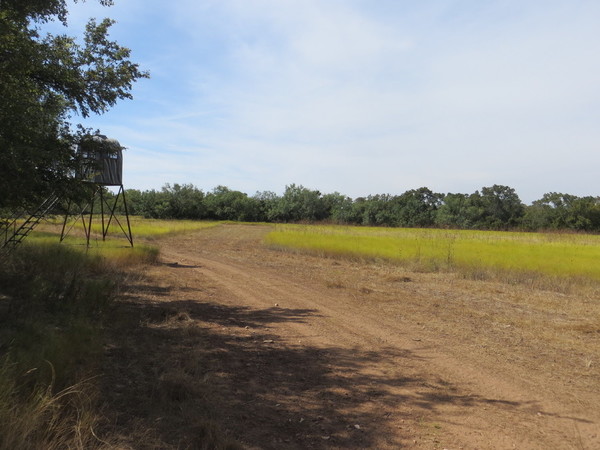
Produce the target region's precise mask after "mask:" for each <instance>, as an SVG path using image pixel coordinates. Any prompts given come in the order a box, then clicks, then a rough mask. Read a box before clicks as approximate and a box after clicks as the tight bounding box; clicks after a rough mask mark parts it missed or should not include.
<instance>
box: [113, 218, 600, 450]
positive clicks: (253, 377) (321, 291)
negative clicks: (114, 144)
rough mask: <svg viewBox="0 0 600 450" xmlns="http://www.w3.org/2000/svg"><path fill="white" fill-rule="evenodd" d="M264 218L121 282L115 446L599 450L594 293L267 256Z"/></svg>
mask: <svg viewBox="0 0 600 450" xmlns="http://www.w3.org/2000/svg"><path fill="white" fill-rule="evenodd" d="M269 229H270V228H269V227H267V226H258V225H257V226H250V225H226V226H219V227H216V228H213V229H209V230H205V231H200V232H196V233H192V234H187V235H181V236H176V237H172V238H168V239H165V240H163V241H160V244H159V245H160V247H161V255H162V256H161V258H162V262H161V263H160V264H158V265H155V266H152V267H150V268H148V269H147V270H146V272H145V273H144V274H143V275H141V276H138V277H136V278H134V279H132V281H131V286H130V288H129V289H128V291H127V292H124V293H123V297H124V300H123V302H122V303H120V305H119V306H118V311H117V312H120V314H116V315H115V317H116V319H115V323H113V324H111V327H110V330H109V334H110V336H109V345H108V348H107V354H108V356H107V359H106V361H105V362H104V367H105V369H106V370H105V376H104V380H105V385H104V388H103V389H104V391H103V393H102V394H103V396H104V398H105V399H106V410H107V417H109V418H110V420H111V423H110V426H109V427H108V428H110V429H111V430H113V431H114V433H115V439H118V441H119V442H120V443H121V445H122V446H130V447H132V448H201V447H202V442H216V441H211V439H217V438H218V436H219V435H223V436H227V437H229V438H230V439H231V440H232V442H234V441H235V442H238V443H240V444H241V445H242V446H243V447H245V448H271V449H285V448H377V449H385V448H405V447H408V448H417V449H422V448H427V449H430V448H439V449H505V448H506V449H509V448H519V449H524V448H525V449H528V448H532V449H571V448H575V449H596V448H600V372H599V370H598V365H599V364H600V355H599V354H598V348H600V322H599V321H598V317H599V316H598V314H597V313H598V312H599V311H598V304H599V303H600V300H599V299H597V298H592V297H589V298H583V297H582V296H581V295H576V294H572V295H566V294H559V293H553V292H544V291H539V290H536V289H532V288H528V287H527V286H524V285H517V286H511V285H507V284H501V283H492V282H485V281H472V280H464V279H461V278H460V277H458V276H456V275H453V274H427V273H411V272H407V271H405V270H403V269H401V268H398V267H395V266H392V265H389V264H385V263H365V262H357V261H345V260H334V259H327V258H319V257H316V256H306V255H298V254H292V253H285V252H279V251H275V250H272V249H268V248H265V247H264V246H262V245H261V240H262V237H263V236H264V234H265V233H266V232H268V230H269ZM584 297H585V296H584ZM561 305H569V308H567V309H565V308H563V307H562V306H561ZM575 306H577V307H575ZM115 430H116V431H115ZM215 436H216V437H215ZM211 445H212V444H208V445H207V448H210V447H211Z"/></svg>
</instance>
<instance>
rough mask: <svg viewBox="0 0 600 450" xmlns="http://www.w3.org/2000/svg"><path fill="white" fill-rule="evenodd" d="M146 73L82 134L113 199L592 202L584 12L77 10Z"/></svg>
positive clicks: (523, 6) (510, 4) (557, 8)
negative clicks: (111, 174)
mask: <svg viewBox="0 0 600 450" xmlns="http://www.w3.org/2000/svg"><path fill="white" fill-rule="evenodd" d="M70 10H71V14H70V17H69V24H70V27H69V29H68V30H66V32H67V33H68V34H74V35H76V34H80V33H81V30H82V28H83V26H84V24H85V22H86V21H87V19H88V18H89V17H96V18H98V19H101V18H103V17H111V18H113V19H115V20H116V21H117V23H116V24H115V25H114V26H113V28H112V32H111V36H112V37H113V38H114V39H115V40H117V41H118V42H119V43H120V44H122V45H125V46H127V47H129V48H131V50H132V59H133V60H134V61H136V62H139V63H140V65H141V66H142V68H144V69H146V70H149V71H150V73H151V79H149V80H142V81H140V82H139V83H138V84H137V85H136V86H135V88H134V91H133V95H134V97H135V99H134V100H133V101H123V102H121V103H119V104H118V106H116V107H115V108H114V109H112V110H111V111H109V112H108V113H106V114H105V115H104V116H100V117H93V118H91V119H90V120H87V121H86V122H85V123H86V125H87V126H90V127H94V128H99V129H101V130H102V131H103V132H104V134H107V135H109V136H110V137H114V138H116V139H118V140H119V141H121V143H122V144H123V145H124V146H126V147H127V148H128V150H127V152H126V154H125V169H124V182H125V187H126V188H136V189H160V188H161V187H162V186H163V185H164V184H165V183H171V184H172V183H192V184H194V185H195V186H197V187H199V188H201V189H203V190H205V191H207V190H210V189H212V188H214V187H216V186H217V185H225V186H228V187H229V188H231V189H236V190H240V191H243V192H247V193H248V194H250V195H252V194H254V193H255V192H256V191H265V190H269V191H274V192H276V193H279V194H280V193H282V192H283V190H284V189H285V186H286V185H288V184H291V183H296V184H302V185H304V186H305V187H308V188H311V189H318V190H320V191H321V192H323V193H330V192H334V191H337V192H340V193H343V194H346V195H349V196H350V197H353V198H354V197H358V196H364V195H368V194H377V193H390V194H401V193H402V192H404V191H406V190H408V189H413V188H418V187H421V186H427V187H429V188H430V189H432V190H434V191H436V192H444V193H445V192H463V193H472V192H474V191H475V190H477V189H480V188H481V187H482V186H491V185H493V184H504V185H508V186H511V187H513V188H515V189H516V191H517V193H518V194H519V195H520V197H521V199H522V200H523V201H525V202H526V203H530V202H531V201H532V200H535V199H538V198H540V197H541V196H542V195H543V194H544V193H546V192H550V191H557V192H564V193H570V194H574V195H580V196H583V195H600V192H599V184H598V183H599V182H598V180H599V179H600V176H599V173H598V172H599V168H600V151H599V150H600V148H599V147H600V126H599V125H600V58H599V57H598V55H600V26H599V24H600V2H598V1H596V0H588V1H586V0H544V1H542V0H539V1H538V0H421V1H408V0H174V1H169V2H166V1H164V0H115V5H114V6H113V7H110V8H104V7H101V6H100V5H98V4H97V3H96V2H95V1H93V0H88V1H87V2H85V3H81V2H79V3H77V4H75V5H73V6H71V9H70Z"/></svg>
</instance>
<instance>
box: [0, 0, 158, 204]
mask: <svg viewBox="0 0 600 450" xmlns="http://www.w3.org/2000/svg"><path fill="white" fill-rule="evenodd" d="M101 3H102V4H105V5H109V4H110V3H111V2H110V1H101ZM66 14H67V7H66V2H65V1H64V0H35V1H27V2H24V1H21V0H3V1H2V2H0V98H2V102H0V149H1V152H0V192H2V194H3V195H2V196H0V208H2V207H15V206H26V205H27V204H35V203H39V200H40V199H41V198H45V197H47V196H48V194H49V192H52V191H55V192H56V191H58V192H61V193H62V194H64V195H66V194H69V193H71V192H72V191H73V190H75V189H76V188H77V183H76V182H75V180H73V179H72V177H71V176H70V175H71V174H72V173H73V170H74V169H75V168H76V165H77V161H76V158H75V155H74V144H76V143H77V142H78V141H79V140H80V139H81V138H82V136H83V135H85V134H86V133H88V132H89V131H88V130H84V129H83V128H82V127H75V124H73V123H71V121H70V119H71V116H72V115H73V114H80V115H82V116H83V117H86V116H88V115H89V114H102V113H104V112H106V111H107V110H108V109H109V108H110V107H112V106H114V105H115V103H116V102H117V101H118V100H120V99H128V98H131V88H132V84H133V83H134V82H135V81H136V80H138V79H140V78H144V77H147V74H146V73H145V72H143V71H140V69H139V67H138V65H137V64H134V63H132V62H131V61H130V60H129V56H130V52H129V50H128V49H127V48H125V47H122V46H120V45H118V44H117V43H115V42H113V41H111V40H109V38H108V32H109V28H110V26H111V25H112V24H113V22H112V21H111V20H109V19H104V20H103V21H101V22H100V23H96V22H95V21H94V20H91V21H90V22H89V23H88V25H87V27H86V30H85V33H84V36H83V43H82V45H81V44H79V43H78V41H77V40H76V39H75V38H73V37H69V36H66V35H51V34H46V35H42V33H41V31H40V27H39V23H43V22H47V21H50V20H54V19H59V20H60V21H62V22H63V24H65V25H66ZM74 129H77V131H73V130H74Z"/></svg>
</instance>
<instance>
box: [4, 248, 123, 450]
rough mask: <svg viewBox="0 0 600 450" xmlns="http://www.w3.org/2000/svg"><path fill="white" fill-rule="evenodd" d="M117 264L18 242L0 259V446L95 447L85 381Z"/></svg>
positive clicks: (115, 283) (96, 353)
mask: <svg viewBox="0 0 600 450" xmlns="http://www.w3.org/2000/svg"><path fill="white" fill-rule="evenodd" d="M123 277H124V272H123V271H122V270H120V269H119V268H117V267H115V266H114V265H112V264H110V263H108V261H107V259H106V258H104V257H102V256H101V255H98V254H96V255H94V254H86V253H85V252H82V251H79V250H78V249H74V248H70V247H67V246H61V245H57V244H55V245H45V244H39V243H38V244H23V245H21V246H20V247H19V248H17V249H16V250H15V251H14V252H13V253H12V254H10V255H9V256H8V257H6V258H4V259H2V261H0V448H6V449H8V448H11V449H21V448H22V449H25V448H90V447H94V446H95V447H100V446H101V445H100V441H99V440H97V439H96V437H95V435H94V431H93V426H94V422H95V413H94V407H93V401H92V399H93V397H94V396H93V385H92V384H90V383H85V382H84V381H83V380H87V379H89V378H90V376H91V375H92V374H94V373H95V372H96V370H97V366H96V365H97V364H98V360H99V358H100V356H101V354H102V341H101V327H102V324H103V322H104V321H105V320H106V318H107V313H108V312H109V311H110V309H111V305H112V302H113V300H114V298H115V296H116V294H117V292H118V287H119V283H120V282H121V281H122V279H123Z"/></svg>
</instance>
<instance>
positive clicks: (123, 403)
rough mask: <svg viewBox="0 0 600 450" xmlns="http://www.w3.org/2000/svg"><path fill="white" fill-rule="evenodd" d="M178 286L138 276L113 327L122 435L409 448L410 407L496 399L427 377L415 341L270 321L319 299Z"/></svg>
mask: <svg viewBox="0 0 600 450" xmlns="http://www.w3.org/2000/svg"><path fill="white" fill-rule="evenodd" d="M150 294H152V295H153V300H152V301H149V299H148V295H150ZM171 294H172V292H170V291H169V289H168V288H154V287H153V286H148V285H144V284H143V283H142V284H140V285H139V286H137V287H133V288H132V289H130V293H129V294H128V295H126V296H125V299H124V300H123V301H122V302H121V303H120V304H119V305H118V306H117V311H116V312H115V318H116V319H115V322H114V323H113V324H112V325H111V326H110V327H109V338H108V340H109V345H108V348H107V357H106V362H105V365H104V367H105V375H104V377H103V392H102V395H103V399H104V400H105V403H106V415H107V417H108V418H109V422H110V424H108V425H107V430H106V432H107V433H110V434H113V435H114V434H116V435H117V437H119V439H120V440H121V442H122V443H123V445H129V446H131V447H133V448H214V447H218V446H221V447H222V448H229V447H231V448H235V447H236V446H235V444H233V442H235V441H237V442H241V443H242V444H243V446H245V447H249V448H271V449H282V448H316V449H319V448H374V447H378V446H382V445H383V446H385V447H389V448H399V447H402V446H403V445H404V444H405V443H406V441H405V440H404V438H403V437H402V436H403V431H402V429H399V428H401V427H399V424H401V423H403V419H404V418H406V422H407V423H414V421H415V420H416V419H415V418H414V417H411V416H410V411H411V410H412V408H419V409H421V410H422V409H427V410H435V409H436V407H437V406H438V405H440V404H443V403H453V404H457V405H460V406H474V405H476V404H482V403H486V402H491V401H494V400H493V399H483V398H478V397H475V396H465V395H462V394H460V393H458V392H456V390H455V389H454V388H453V387H452V386H450V385H447V384H443V383H442V382H440V383H439V384H438V385H436V386H432V385H431V384H427V383H425V381H426V380H422V379H419V377H418V376H415V375H414V374H415V373H417V372H415V370H411V369H410V367H411V364H413V363H414V362H415V361H416V356H415V355H414V354H412V353H411V352H409V351H406V350H402V349H398V348H383V349H378V351H372V352H364V351H358V350H356V349H348V348H336V347H323V348H316V347H311V346H307V345H305V344H303V343H299V342H298V341H285V340H283V338H282V337H280V336H277V335H276V334H273V332H272V331H270V330H269V325H271V324H275V323H282V322H307V321H310V320H311V318H312V317H315V316H317V315H318V312H317V311H315V310H309V309H286V308H278V307H274V308H267V309H252V308H246V307H231V306H225V305H223V304H218V303H216V302H214V301H212V300H211V299H210V295H208V293H207V292H203V291H200V290H198V291H196V292H194V291H193V290H190V289H185V290H181V291H180V292H179V293H178V296H181V295H182V294H183V295H184V296H185V297H184V299H183V300H170V298H171ZM174 297H177V296H174ZM383 366H384V367H385V368H386V369H385V370H381V367H383ZM374 368H376V369H377V370H373V369H374ZM428 382H429V383H431V380H428ZM518 406H519V405H506V407H518ZM407 433H408V432H407ZM223 436H225V439H223ZM398 436H400V437H398ZM407 438H408V436H407ZM227 439H231V441H230V443H229V444H228V443H227V442H229V441H228V440H227Z"/></svg>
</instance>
